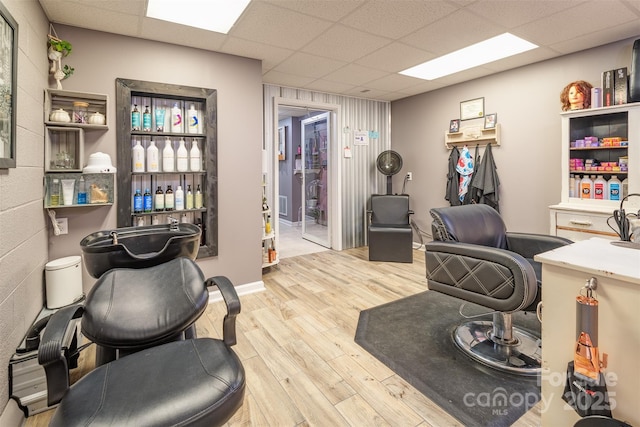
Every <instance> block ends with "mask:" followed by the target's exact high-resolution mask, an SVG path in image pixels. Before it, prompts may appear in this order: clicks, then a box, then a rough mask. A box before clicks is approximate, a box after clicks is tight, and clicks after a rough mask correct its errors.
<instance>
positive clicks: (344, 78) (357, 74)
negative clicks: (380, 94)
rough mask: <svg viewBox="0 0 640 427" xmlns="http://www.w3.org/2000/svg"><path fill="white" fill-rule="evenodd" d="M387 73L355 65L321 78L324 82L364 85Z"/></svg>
mask: <svg viewBox="0 0 640 427" xmlns="http://www.w3.org/2000/svg"><path fill="white" fill-rule="evenodd" d="M387 74H388V73H387V72H386V71H380V70H373V69H371V68H367V67H363V66H361V65H357V64H349V65H347V66H345V67H342V68H340V69H339V70H336V71H334V72H333V73H329V74H327V75H326V76H324V77H323V79H324V80H329V81H337V82H343V83H347V84H354V85H358V84H360V85H361V84H365V83H366V82H370V81H371V80H376V79H379V78H381V77H383V76H385V75H387Z"/></svg>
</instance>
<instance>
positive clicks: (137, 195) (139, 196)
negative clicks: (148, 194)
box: [133, 189, 143, 213]
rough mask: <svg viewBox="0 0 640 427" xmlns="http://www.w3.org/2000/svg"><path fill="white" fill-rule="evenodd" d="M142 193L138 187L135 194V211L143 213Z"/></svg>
mask: <svg viewBox="0 0 640 427" xmlns="http://www.w3.org/2000/svg"><path fill="white" fill-rule="evenodd" d="M142 208H143V206H142V193H141V192H140V189H136V193H135V194H134V195H133V213H142Z"/></svg>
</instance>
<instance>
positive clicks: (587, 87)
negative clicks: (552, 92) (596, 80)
mask: <svg viewBox="0 0 640 427" xmlns="http://www.w3.org/2000/svg"><path fill="white" fill-rule="evenodd" d="M573 86H575V87H576V89H577V90H578V92H580V93H581V94H582V96H583V97H584V102H583V105H582V106H583V108H590V107H591V88H592V87H593V86H592V85H591V83H589V82H585V81H584V80H576V81H575V82H571V83H569V84H568V85H566V86H565V88H564V89H562V93H561V94H560V102H561V103H562V111H569V110H570V109H571V103H570V102H569V91H570V90H571V88H572V87H573Z"/></svg>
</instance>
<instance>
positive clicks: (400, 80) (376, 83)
mask: <svg viewBox="0 0 640 427" xmlns="http://www.w3.org/2000/svg"><path fill="white" fill-rule="evenodd" d="M363 86H366V87H367V88H371V89H379V90H384V91H386V92H399V91H401V90H404V89H407V88H409V87H411V86H415V78H413V77H408V76H404V75H402V74H397V73H391V74H388V75H386V76H384V77H382V78H379V79H376V80H372V81H370V82H367V83H366V84H364V85H363Z"/></svg>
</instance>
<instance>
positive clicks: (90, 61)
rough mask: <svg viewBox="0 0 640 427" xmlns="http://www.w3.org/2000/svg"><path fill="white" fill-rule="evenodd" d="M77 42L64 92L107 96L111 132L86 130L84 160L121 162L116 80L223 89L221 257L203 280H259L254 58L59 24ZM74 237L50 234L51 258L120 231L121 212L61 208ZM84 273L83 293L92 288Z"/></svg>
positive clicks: (206, 262) (211, 261) (210, 263)
mask: <svg viewBox="0 0 640 427" xmlns="http://www.w3.org/2000/svg"><path fill="white" fill-rule="evenodd" d="M56 31H57V33H58V35H59V36H60V37H61V38H63V39H65V40H69V41H70V42H71V43H72V44H73V52H72V54H71V55H70V56H68V57H67V58H65V60H64V63H65V64H69V65H70V66H72V67H74V68H75V72H74V74H73V76H71V77H70V78H68V79H67V80H63V82H62V85H63V88H64V89H66V90H78V91H87V92H95V93H102V94H107V96H108V97H109V102H110V104H109V111H108V117H109V119H108V120H109V122H108V123H107V124H108V125H109V130H108V131H107V132H102V131H97V132H96V131H90V132H85V157H88V156H89V155H90V154H91V153H93V152H96V151H102V152H105V153H108V154H109V155H110V156H111V159H112V162H113V163H114V165H115V164H116V162H117V159H116V122H115V79H116V78H119V77H120V78H126V79H135V80H146V81H152V82H163V83H170V84H176V85H186V86H196V87H205V88H212V89H217V90H218V192H219V196H220V198H219V200H218V209H219V219H218V221H219V222H218V224H219V225H218V233H219V239H218V243H219V256H217V257H213V258H208V259H203V260H199V261H198V264H199V265H200V267H201V268H202V269H203V272H204V273H205V276H212V275H226V276H228V277H229V278H230V279H231V280H232V281H233V283H234V284H236V285H241V284H247V283H253V282H258V281H260V280H262V278H261V276H262V270H261V248H260V238H261V231H260V229H261V220H260V215H259V209H258V207H259V206H260V203H259V201H260V200H261V186H260V183H261V179H262V178H261V173H260V171H261V164H262V157H261V150H262V68H261V63H260V62H259V61H256V60H252V59H247V58H241V57H238V56H231V55H225V54H219V53H214V52H208V51H204V50H200V49H192V48H186V47H183V46H178V45H172V44H166V43H160V42H152V41H148V40H142V39H137V38H132V37H125V36H117V35H113V34H108V33H102V32H97V31H90V30H84V29H81V28H75V27H66V26H62V25H58V26H56ZM57 215H58V217H61V216H64V217H67V218H68V219H69V234H68V235H64V236H54V235H53V234H52V233H51V232H50V239H49V255H50V257H51V258H52V259H55V258H59V257H63V256H69V255H73V254H80V246H79V242H80V240H81V239H82V238H83V237H84V236H86V235H88V234H90V233H92V232H94V231H97V230H104V229H110V228H115V227H116V216H117V209H116V206H112V207H103V208H87V209H84V208H82V209H79V208H73V209H59V210H58V211H57ZM93 282H94V280H92V279H91V278H90V277H89V276H88V275H86V274H85V283H84V287H85V289H88V288H90V286H91V285H92V284H93Z"/></svg>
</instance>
